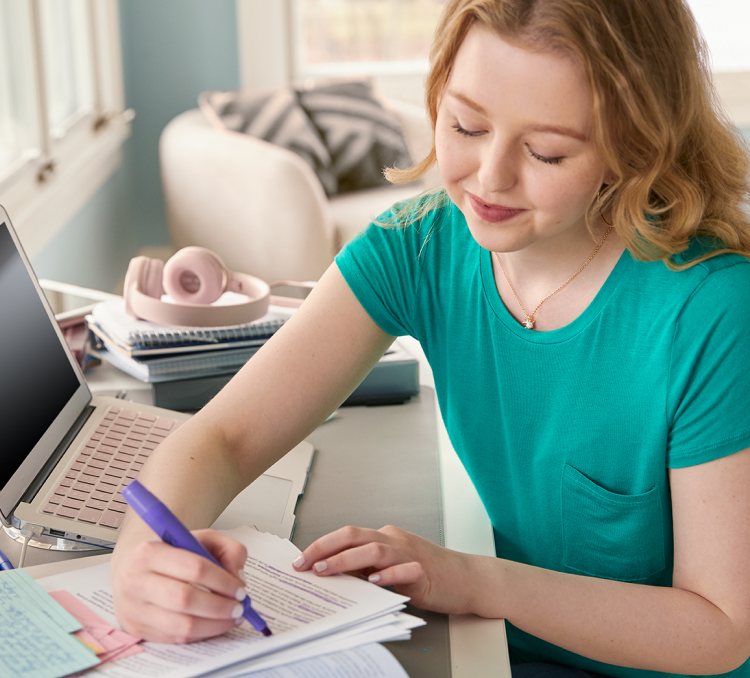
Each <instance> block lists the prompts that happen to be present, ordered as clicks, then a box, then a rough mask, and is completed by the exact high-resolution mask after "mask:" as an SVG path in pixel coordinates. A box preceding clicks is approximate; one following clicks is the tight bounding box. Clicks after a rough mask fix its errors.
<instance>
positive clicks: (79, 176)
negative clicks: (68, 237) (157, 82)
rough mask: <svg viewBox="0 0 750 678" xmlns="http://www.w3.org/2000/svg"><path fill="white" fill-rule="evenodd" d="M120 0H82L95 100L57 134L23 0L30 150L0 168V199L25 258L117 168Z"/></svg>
mask: <svg viewBox="0 0 750 678" xmlns="http://www.w3.org/2000/svg"><path fill="white" fill-rule="evenodd" d="M118 3H119V0H86V11H87V13H88V15H89V24H90V28H91V54H92V73H93V80H94V101H93V106H92V109H91V110H90V111H88V112H86V113H85V114H83V115H80V116H79V118H78V119H77V120H75V121H74V122H73V123H72V124H71V126H70V127H69V128H68V129H67V130H66V132H65V134H64V136H62V137H60V138H55V137H53V134H52V130H50V129H49V124H48V116H47V108H46V106H47V104H46V90H45V81H44V78H45V71H44V60H43V53H42V50H43V44H42V41H41V35H42V31H41V15H40V6H41V5H40V0H29V6H30V22H29V25H28V27H27V28H28V30H29V31H30V34H31V44H32V53H33V54H32V61H33V64H32V69H31V70H32V72H33V74H34V81H35V82H34V87H33V89H34V95H33V99H34V100H33V107H34V109H35V114H36V118H37V139H38V143H37V149H36V150H35V151H31V152H27V153H26V154H25V156H23V157H21V158H19V159H18V160H16V161H14V162H13V163H11V164H10V165H8V166H7V167H5V168H3V169H2V170H0V204H2V205H3V206H4V207H5V209H6V210H7V211H8V213H9V214H10V215H11V218H12V219H13V223H14V225H15V227H16V230H17V232H18V234H19V238H20V239H21V242H22V243H23V245H24V249H25V250H26V252H27V254H28V255H29V256H30V257H33V256H34V255H35V254H37V253H38V252H39V251H40V250H41V249H42V248H43V247H44V245H46V244H47V242H49V241H50V239H51V238H52V237H53V236H54V235H55V234H56V233H57V232H59V231H60V230H61V229H62V228H63V227H64V226H65V224H66V223H67V222H68V221H69V220H70V219H71V218H72V217H73V216H74V215H75V214H76V212H78V210H79V209H80V208H81V207H83V206H84V205H85V204H86V203H87V202H88V200H89V199H90V198H91V197H92V196H93V195H94V194H95V193H96V191H98V190H99V188H101V186H102V185H103V184H104V183H105V181H106V180H107V179H108V178H109V177H110V176H111V175H112V174H113V173H114V171H115V170H116V169H117V167H119V165H120V163H121V160H122V154H121V146H122V144H123V143H124V141H125V140H126V139H127V138H128V136H129V135H130V131H131V130H130V128H131V125H130V123H131V120H132V118H133V112H132V111H127V110H125V93H124V84H123V71H122V48H121V42H120V22H119V4H118Z"/></svg>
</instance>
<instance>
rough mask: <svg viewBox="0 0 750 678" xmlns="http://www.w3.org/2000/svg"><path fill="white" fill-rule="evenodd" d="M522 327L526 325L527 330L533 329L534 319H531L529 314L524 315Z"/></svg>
mask: <svg viewBox="0 0 750 678" xmlns="http://www.w3.org/2000/svg"><path fill="white" fill-rule="evenodd" d="M524 327H526V329H527V330H533V329H534V321H533V320H532V319H531V316H530V315H527V316H526V322H524Z"/></svg>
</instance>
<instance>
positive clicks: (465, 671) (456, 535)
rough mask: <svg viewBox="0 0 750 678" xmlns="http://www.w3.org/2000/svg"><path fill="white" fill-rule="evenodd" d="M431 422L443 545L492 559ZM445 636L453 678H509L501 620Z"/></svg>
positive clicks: (468, 619) (452, 624)
mask: <svg viewBox="0 0 750 678" xmlns="http://www.w3.org/2000/svg"><path fill="white" fill-rule="evenodd" d="M400 341H401V342H402V344H403V345H404V346H405V347H406V348H407V349H408V350H409V351H410V352H411V353H413V354H414V355H416V356H418V357H419V359H420V382H421V383H422V384H423V385H425V386H430V387H432V385H433V382H432V374H431V371H430V369H429V365H427V363H426V361H425V359H424V355H423V354H422V351H421V348H420V347H419V344H418V343H417V342H414V341H413V340H411V341H409V340H404V339H401V340H400ZM87 377H88V379H89V384H90V387H91V389H92V391H93V392H94V393H95V394H103V395H104V394H106V395H114V394H115V393H116V392H117V391H119V390H121V389H124V390H127V391H128V393H129V396H130V397H133V396H135V397H133V399H134V400H138V401H142V402H150V392H149V390H148V385H147V384H143V383H142V382H138V381H137V380H135V379H132V378H131V377H129V376H127V375H125V374H123V373H121V372H119V371H118V370H116V369H115V368H113V367H111V366H109V365H103V366H101V367H99V368H96V369H95V370H92V371H91V373H90V374H88V375H87ZM436 408H437V404H436ZM437 421H438V449H439V459H440V480H441V490H442V498H443V520H444V539H445V545H446V546H447V547H448V548H451V549H454V550H458V551H464V552H467V553H475V554H479V555H489V556H494V540H493V535H492V528H491V525H490V523H489V519H488V517H487V514H486V512H485V511H484V507H483V506H482V504H481V502H480V500H479V497H478V496H477V494H476V491H475V490H474V487H473V485H472V483H471V481H470V480H469V478H468V476H467V475H466V472H465V470H464V468H463V466H462V464H461V463H460V461H459V460H458V458H457V456H456V454H455V452H454V451H453V448H452V446H451V444H450V441H449V439H448V436H447V433H446V431H445V428H444V427H443V425H442V419H441V418H440V415H439V412H437ZM0 546H1V547H2V548H3V550H4V551H5V552H6V553H7V554H8V555H9V556H10V557H11V559H12V560H13V561H14V562H17V555H14V554H15V553H17V545H16V544H13V543H12V542H10V540H9V539H7V538H6V537H5V535H4V534H3V535H2V536H1V537H0ZM34 551H36V550H34ZM71 555H72V554H71ZM57 557H62V556H58V555H56V554H53V553H49V552H38V551H36V552H35V553H32V549H29V552H28V554H27V563H28V564H36V563H44V562H50V561H52V560H53V559H55V558H57ZM68 557H70V556H68ZM449 635H450V653H451V666H452V677H453V678H484V677H489V676H493V677H499V678H510V677H511V673H510V663H509V660H508V653H507V643H506V636H505V622H504V621H503V620H488V619H481V618H478V617H475V616H472V615H467V616H451V618H450V621H449Z"/></svg>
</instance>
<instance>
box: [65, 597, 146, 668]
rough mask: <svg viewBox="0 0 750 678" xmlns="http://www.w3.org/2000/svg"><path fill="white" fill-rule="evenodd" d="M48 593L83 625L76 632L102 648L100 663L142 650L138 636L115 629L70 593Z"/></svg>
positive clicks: (99, 655)
mask: <svg viewBox="0 0 750 678" xmlns="http://www.w3.org/2000/svg"><path fill="white" fill-rule="evenodd" d="M50 595H51V596H52V597H53V598H54V599H55V600H56V601H57V602H58V603H60V605H62V606H63V607H64V608H65V609H66V610H67V611H68V612H70V614H72V615H73V616H74V617H75V618H76V619H77V620H78V621H79V623H80V624H82V625H83V629H82V630H81V631H78V632H77V634H78V635H79V637H81V638H84V639H85V640H86V641H87V642H91V643H93V644H94V645H98V646H99V647H101V648H102V649H103V651H102V652H101V653H98V654H97V657H98V658H99V660H100V661H101V662H102V663H104V662H107V661H114V660H115V659H122V658H124V657H130V656H131V655H134V654H139V653H140V652H143V650H142V649H141V648H140V647H139V646H138V643H139V642H140V641H141V639H140V638H136V637H135V636H131V635H130V634H129V633H125V631H119V630H117V629H116V628H115V627H114V626H112V625H111V624H108V623H107V622H105V621H104V620H103V619H102V618H101V617H100V616H99V615H98V614H96V612H93V611H92V610H90V609H89V608H88V607H87V606H86V605H84V603H82V602H81V601H80V600H78V598H76V597H75V596H74V595H72V594H71V593H68V592H67V591H53V592H51V593H50Z"/></svg>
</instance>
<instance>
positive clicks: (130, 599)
mask: <svg viewBox="0 0 750 678" xmlns="http://www.w3.org/2000/svg"><path fill="white" fill-rule="evenodd" d="M193 534H194V535H195V537H196V538H197V539H198V541H199V542H201V544H203V546H205V547H206V549H208V551H209V552H210V553H211V555H213V556H214V558H216V560H218V561H219V562H220V563H221V564H222V565H223V568H221V567H218V566H217V565H216V564H215V563H212V562H211V561H210V560H208V559H206V558H203V557H201V556H198V555H196V554H194V553H190V552H189V551H185V550H183V549H178V548H174V547H173V546H170V545H169V544H165V543H164V542H162V541H159V540H156V541H141V542H139V543H136V544H133V545H132V546H131V545H130V544H128V543H118V545H117V548H116V549H115V552H114V555H113V558H112V593H113V596H114V605H115V614H116V615H117V619H118V621H119V622H120V624H121V626H122V628H123V629H124V630H125V631H127V632H128V633H131V634H133V635H136V636H139V637H141V638H144V639H145V640H150V641H155V642H159V643H191V642H193V641H196V640H203V639H205V638H211V637H213V636H218V635H220V634H222V633H225V632H226V631H228V630H230V629H233V628H235V627H236V626H238V625H239V624H240V623H241V622H242V619H243V618H242V605H241V604H240V603H239V601H240V600H242V599H243V598H244V596H245V595H247V594H246V592H245V585H244V582H243V581H242V579H241V572H242V570H243V568H244V565H245V560H246V559H247V550H246V549H245V547H244V546H243V545H242V544H240V543H239V542H236V541H234V540H233V539H230V538H228V537H225V536H223V535H221V534H219V533H218V532H215V531H214V530H196V531H194V532H193Z"/></svg>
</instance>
